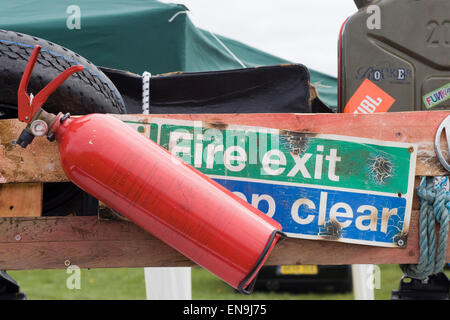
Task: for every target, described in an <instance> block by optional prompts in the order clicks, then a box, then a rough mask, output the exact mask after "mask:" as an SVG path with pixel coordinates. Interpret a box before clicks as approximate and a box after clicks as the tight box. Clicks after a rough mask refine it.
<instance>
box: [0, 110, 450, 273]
mask: <svg viewBox="0 0 450 320" xmlns="http://www.w3.org/2000/svg"><path fill="white" fill-rule="evenodd" d="M448 115H450V112H448V111H435V112H405V113H389V114H374V115H353V114H295V115H292V114H258V115H255V114H248V115H245V114H244V115H229V114H227V115H219V114H214V115H200V114H199V115H156V117H158V118H171V119H185V120H193V121H204V122H210V123H216V124H218V125H219V126H222V127H223V126H225V127H226V126H227V125H228V124H238V125H249V126H260V127H270V128H280V129H287V130H291V131H298V132H317V133H319V132H320V133H325V134H338V135H345V136H357V137H365V138H371V139H379V140H386V141H399V142H412V143H415V144H417V145H418V147H419V149H418V159H417V166H416V176H421V175H430V176H435V175H446V174H448V173H447V172H446V171H445V169H443V167H442V166H441V165H440V163H439V162H438V160H437V158H436V156H435V153H434V143H433V141H434V134H435V131H436V129H437V127H438V126H439V124H440V123H441V122H442V121H443V119H445V117H447V116H448ZM118 117H120V118H121V119H122V120H130V119H133V120H139V121H143V122H145V121H149V119H150V118H151V117H152V116H151V115H150V116H145V115H120V116H118ZM22 128H23V125H22V124H21V123H19V122H17V121H16V120H3V121H0V184H6V185H10V184H12V183H26V182H59V181H67V178H66V176H65V175H64V173H63V172H62V170H61V167H60V165H59V157H58V152H57V149H56V144H52V143H49V142H48V141H46V140H45V139H36V140H35V141H34V142H33V144H31V145H30V146H29V147H28V148H27V149H25V150H23V149H21V148H19V147H16V146H14V143H12V142H13V141H14V140H15V139H16V138H17V136H18V135H19V133H20V131H21V130H22ZM442 149H443V150H447V147H443V148H442ZM416 185H417V180H416ZM414 201H415V202H414V204H413V209H416V210H413V212H412V216H411V223H410V229H409V235H408V243H407V246H406V248H403V249H401V248H381V247H368V246H361V245H355V244H344V243H336V242H330V241H314V240H300V239H288V240H285V241H284V242H282V243H280V244H279V245H277V247H276V248H275V250H274V252H273V253H272V254H271V256H270V257H269V260H268V262H267V264H274V265H277V264H353V263H376V264H381V263H417V261H418V256H419V250H418V225H417V223H418V211H417V209H418V202H417V201H418V199H417V198H415V199H414ZM449 247H450V246H449ZM447 260H448V261H450V252H449V250H448V251H447ZM68 263H70V264H76V265H78V266H80V267H92V268H94V267H140V266H184V265H191V264H192V263H191V262H190V261H189V260H188V259H186V258H185V257H183V256H182V255H181V254H179V253H177V252H176V251H175V250H173V249H171V248H169V247H167V246H166V245H165V244H163V243H161V242H160V241H159V240H157V239H155V238H154V237H152V236H151V235H148V234H147V233H145V232H144V231H143V230H141V229H139V228H138V227H136V226H135V225H134V224H132V223H128V222H119V221H102V220H98V219H97V218H96V217H58V218H49V217H48V218H47V217H46V218H44V217H42V218H3V219H0V268H4V269H36V268H64V267H65V266H67V264H68Z"/></svg>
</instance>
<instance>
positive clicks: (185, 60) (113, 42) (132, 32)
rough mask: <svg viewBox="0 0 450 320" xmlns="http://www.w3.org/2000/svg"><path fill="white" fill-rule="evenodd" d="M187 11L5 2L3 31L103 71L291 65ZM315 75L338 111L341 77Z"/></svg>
mask: <svg viewBox="0 0 450 320" xmlns="http://www.w3.org/2000/svg"><path fill="white" fill-rule="evenodd" d="M186 10H187V8H186V7H185V6H183V5H180V4H167V3H161V2H158V1H154V0H127V1H119V0H107V1H98V0H97V1H95V0H57V1H55V0H21V1H17V0H2V1H1V2H0V28H1V29H6V30H13V31H17V32H22V33H26V34H30V35H34V36H36V37H40V38H44V39H47V40H50V41H52V42H55V43H58V44H60V45H62V46H65V47H67V48H69V49H71V50H73V51H75V52H77V53H78V54H80V55H82V56H84V57H85V58H87V59H89V60H91V61H92V62H93V63H94V64H96V65H98V66H103V67H109V68H115V69H121V70H128V71H131V72H134V73H138V74H142V72H144V71H149V72H151V73H152V74H160V73H166V72H172V71H188V72H189V71H191V72H196V71H212V70H225V69H235V68H242V65H241V63H242V64H244V65H245V66H246V67H255V66H263V65H275V64H283V63H290V62H289V61H286V60H283V59H280V58H278V57H275V56H273V55H270V54H267V53H265V52H262V51H260V50H257V49H254V48H252V47H249V46H247V45H245V44H243V43H240V42H238V41H234V40H231V39H228V38H225V37H222V36H218V35H217V36H215V35H213V34H211V33H210V32H208V31H205V30H202V29H199V28H197V27H195V26H194V25H193V23H192V22H191V21H190V19H189V16H188V15H187V14H186ZM296 41H301V40H298V39H296ZM233 55H234V56H235V57H233ZM236 58H237V59H236ZM300 62H301V61H300ZM310 73H311V83H312V84H317V89H318V92H319V96H320V98H321V100H322V101H323V102H324V103H326V104H327V105H329V106H330V107H332V108H333V109H336V106H337V81H336V78H334V77H331V76H328V75H326V74H323V73H320V72H317V71H314V70H311V69H310Z"/></svg>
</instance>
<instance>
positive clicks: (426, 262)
mask: <svg viewBox="0 0 450 320" xmlns="http://www.w3.org/2000/svg"><path fill="white" fill-rule="evenodd" d="M446 179H448V178H447V177H445V178H444V179H443V180H441V182H440V183H437V184H436V183H435V179H434V177H422V180H421V182H420V186H419V188H418V189H417V194H418V195H419V199H420V225H419V247H420V256H419V262H418V264H416V265H413V264H408V265H401V268H402V270H403V272H404V274H405V275H406V276H408V277H410V278H415V279H420V280H426V279H428V277H429V276H431V275H433V274H436V273H439V272H441V271H442V270H443V269H444V266H445V257H446V252H447V239H448V229H449V221H450V217H449V213H448V212H449V210H450V193H449V192H448V191H447V190H446V189H445V188H444V184H445V183H446V182H447V180H446ZM438 225H439V226H440V228H439V238H437V237H436V229H437V226H438Z"/></svg>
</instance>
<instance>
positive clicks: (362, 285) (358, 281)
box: [352, 264, 375, 300]
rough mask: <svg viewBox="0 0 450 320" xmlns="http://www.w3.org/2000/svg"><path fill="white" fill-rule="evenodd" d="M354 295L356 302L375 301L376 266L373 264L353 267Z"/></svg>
mask: <svg viewBox="0 0 450 320" xmlns="http://www.w3.org/2000/svg"><path fill="white" fill-rule="evenodd" d="M352 278H353V294H354V296H355V300H374V299H375V293H374V266H373V265H372V264H354V265H352Z"/></svg>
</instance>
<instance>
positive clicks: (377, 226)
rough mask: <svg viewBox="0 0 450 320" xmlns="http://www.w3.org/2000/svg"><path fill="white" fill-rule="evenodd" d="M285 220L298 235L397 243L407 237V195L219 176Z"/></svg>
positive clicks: (288, 229)
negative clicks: (368, 192)
mask: <svg viewBox="0 0 450 320" xmlns="http://www.w3.org/2000/svg"><path fill="white" fill-rule="evenodd" d="M214 180H216V181H217V182H218V183H220V184H221V185H223V186H224V187H226V188H227V189H229V190H232V191H233V192H234V193H235V194H236V195H238V196H239V197H241V198H242V199H244V200H246V201H248V202H249V203H251V204H252V205H253V206H255V207H257V208H258V209H259V210H261V211H262V212H264V213H266V214H267V215H269V216H270V217H272V218H273V219H275V220H277V221H278V222H280V224H281V225H282V227H283V232H285V233H286V234H287V235H288V236H290V237H294V238H304V239H322V240H341V241H344V242H348V243H359V244H369V245H374V244H377V245H386V246H392V245H394V244H395V243H396V242H397V241H395V242H394V240H397V239H398V240H400V239H401V240H405V239H406V234H402V230H404V221H405V215H406V208H407V204H406V199H405V198H401V197H400V198H399V197H398V196H387V195H381V194H376V195H375V194H367V193H361V192H359V193H358V192H349V191H344V190H339V189H338V188H336V189H324V188H313V187H310V186H297V185H288V184H283V185H279V184H273V183H270V182H268V183H264V182H259V181H258V182H257V181H239V180H230V179H226V180H225V179H217V178H216V179H214Z"/></svg>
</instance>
